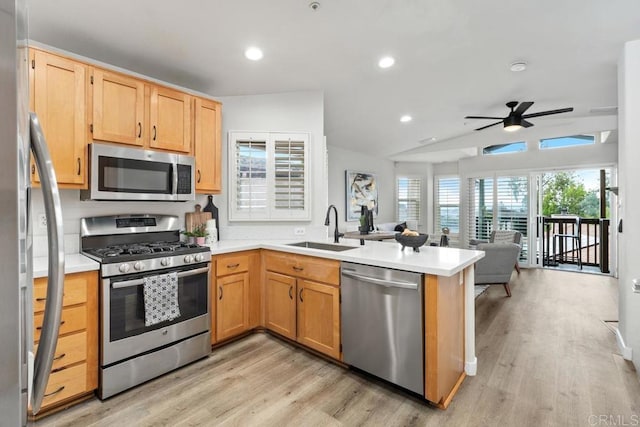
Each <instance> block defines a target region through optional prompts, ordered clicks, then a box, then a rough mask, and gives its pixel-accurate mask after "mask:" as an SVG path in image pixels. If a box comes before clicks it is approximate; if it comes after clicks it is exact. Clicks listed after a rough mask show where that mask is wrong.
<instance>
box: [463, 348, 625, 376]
mask: <svg viewBox="0 0 640 427" xmlns="http://www.w3.org/2000/svg"><path fill="white" fill-rule="evenodd" d="M629 350H631V349H629ZM464 372H465V373H466V374H467V375H468V376H470V377H472V376H474V375H475V374H476V373H477V372H478V358H477V357H474V358H473V360H472V361H470V362H465V363H464Z"/></svg>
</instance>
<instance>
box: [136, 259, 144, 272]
mask: <svg viewBox="0 0 640 427" xmlns="http://www.w3.org/2000/svg"><path fill="white" fill-rule="evenodd" d="M133 268H135V269H136V270H138V271H140V270H144V264H143V263H141V262H140V261H138V262H136V263H135V264H133Z"/></svg>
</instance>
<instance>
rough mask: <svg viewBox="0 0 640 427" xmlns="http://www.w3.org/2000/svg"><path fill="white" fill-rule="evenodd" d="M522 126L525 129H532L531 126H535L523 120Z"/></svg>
mask: <svg viewBox="0 0 640 427" xmlns="http://www.w3.org/2000/svg"><path fill="white" fill-rule="evenodd" d="M520 125H522V127H523V128H530V127H531V126H533V123H531V122H528V121H526V120H524V119H522V121H521V122H520Z"/></svg>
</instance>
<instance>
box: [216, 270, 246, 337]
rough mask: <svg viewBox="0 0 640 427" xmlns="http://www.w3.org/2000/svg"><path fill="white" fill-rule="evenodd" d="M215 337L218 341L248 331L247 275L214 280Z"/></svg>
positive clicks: (235, 275) (239, 274)
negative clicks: (215, 290) (215, 296)
mask: <svg viewBox="0 0 640 427" xmlns="http://www.w3.org/2000/svg"><path fill="white" fill-rule="evenodd" d="M216 282H217V283H216V289H217V293H216V295H217V298H216V324H217V325H216V337H217V339H218V341H222V340H224V339H227V338H230V337H233V336H235V335H239V334H241V333H243V332H245V331H247V330H249V273H238V274H232V275H230V276H224V277H219V278H217V280H216Z"/></svg>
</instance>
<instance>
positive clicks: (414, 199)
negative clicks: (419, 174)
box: [396, 177, 422, 221]
mask: <svg viewBox="0 0 640 427" xmlns="http://www.w3.org/2000/svg"><path fill="white" fill-rule="evenodd" d="M396 184H397V185H396V189H397V198H398V203H397V205H396V206H397V212H396V217H397V218H398V221H407V220H414V221H420V196H421V184H422V181H421V180H420V178H410V177H398V178H397V181H396Z"/></svg>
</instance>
